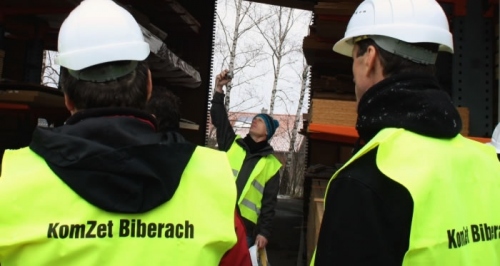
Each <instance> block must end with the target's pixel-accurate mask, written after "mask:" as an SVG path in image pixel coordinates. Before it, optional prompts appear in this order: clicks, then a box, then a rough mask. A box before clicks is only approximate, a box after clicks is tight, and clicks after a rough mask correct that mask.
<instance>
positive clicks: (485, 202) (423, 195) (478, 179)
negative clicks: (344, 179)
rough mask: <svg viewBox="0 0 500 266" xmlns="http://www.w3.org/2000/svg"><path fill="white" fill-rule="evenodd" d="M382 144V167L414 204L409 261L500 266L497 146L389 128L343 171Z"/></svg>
mask: <svg viewBox="0 0 500 266" xmlns="http://www.w3.org/2000/svg"><path fill="white" fill-rule="evenodd" d="M377 147H378V151H377V162H376V163H377V167H378V169H379V170H380V171H381V172H382V173H383V174H384V175H386V176H387V177H389V178H391V179H393V180H394V181H396V182H398V183H400V184H401V185H403V186H404V187H405V188H406V189H408V191H409V192H410V194H411V197H412V199H413V203H414V206H413V216H412V222H411V232H410V239H409V248H408V251H407V252H406V254H405V257H404V260H403V265H462V266H476V265H500V211H497V210H498V209H499V204H500V164H499V163H498V159H497V156H496V153H495V150H494V149H493V148H491V147H488V146H487V145H484V144H482V143H479V142H476V141H472V140H469V139H466V138H464V137H463V136H461V135H458V136H456V137H455V138H453V139H436V138H430V137H426V136H422V135H418V134H416V133H413V132H410V131H406V130H404V129H395V128H388V129H384V130H382V131H381V132H379V133H378V134H377V135H376V136H375V137H374V138H373V139H372V140H371V141H370V142H368V143H367V144H366V145H365V146H364V147H363V148H362V149H361V150H360V151H359V152H358V153H356V155H354V157H353V158H351V160H349V162H347V163H346V164H345V165H344V166H343V167H342V169H343V168H345V167H346V166H347V165H349V164H351V163H352V162H354V161H356V160H357V159H359V158H360V157H361V156H363V155H364V154H366V153H368V152H369V151H370V150H373V149H375V148H377ZM342 169H340V170H339V171H337V172H336V173H335V174H334V176H333V177H332V179H331V180H333V179H334V178H335V177H336V176H337V175H338V173H339V172H341V171H342ZM331 180H330V182H331ZM327 191H328V189H327ZM325 204H328V202H326V195H325ZM362 244H363V243H360V245H362ZM311 265H314V258H313V260H312V262H311Z"/></svg>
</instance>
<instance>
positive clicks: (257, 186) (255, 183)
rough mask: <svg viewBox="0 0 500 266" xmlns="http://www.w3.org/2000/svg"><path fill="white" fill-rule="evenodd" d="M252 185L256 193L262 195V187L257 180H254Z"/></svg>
mask: <svg viewBox="0 0 500 266" xmlns="http://www.w3.org/2000/svg"><path fill="white" fill-rule="evenodd" d="M252 185H253V187H254V188H255V189H257V191H259V192H260V194H264V186H262V185H261V184H260V183H259V182H258V181H257V180H254V181H253V182H252Z"/></svg>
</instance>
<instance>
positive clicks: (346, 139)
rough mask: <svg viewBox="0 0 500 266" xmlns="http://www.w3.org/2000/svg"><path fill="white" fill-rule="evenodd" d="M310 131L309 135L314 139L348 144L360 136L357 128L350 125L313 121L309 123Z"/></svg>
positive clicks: (354, 141)
mask: <svg viewBox="0 0 500 266" xmlns="http://www.w3.org/2000/svg"><path fill="white" fill-rule="evenodd" d="M308 132H309V137H310V138H312V139H319V140H326V141H332V142H341V143H346V144H354V143H356V141H357V140H358V138H359V135H358V132H357V131H356V129H355V128H354V127H348V126H337V125H326V124H314V123H312V124H310V125H309V128H308Z"/></svg>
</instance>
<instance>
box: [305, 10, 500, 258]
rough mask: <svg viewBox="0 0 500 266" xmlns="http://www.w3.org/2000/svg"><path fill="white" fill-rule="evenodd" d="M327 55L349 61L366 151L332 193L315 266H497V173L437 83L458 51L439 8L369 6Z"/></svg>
mask: <svg viewBox="0 0 500 266" xmlns="http://www.w3.org/2000/svg"><path fill="white" fill-rule="evenodd" d="M333 50H334V51H335V52H338V53H341V54H344V55H346V56H351V57H352V58H353V67H352V71H353V75H354V82H355V86H356V88H355V89H356V97H357V102H358V119H357V123H356V129H357V131H358V133H359V136H360V137H361V139H362V141H363V142H364V143H365V144H364V146H363V147H362V148H361V149H360V150H358V151H357V152H356V154H355V155H354V156H353V157H352V158H351V160H350V161H349V162H348V163H346V164H345V165H344V166H343V167H342V168H341V169H340V170H339V171H337V172H336V173H335V174H334V176H333V177H332V179H331V181H330V183H329V186H328V189H327V192H326V196H325V211H324V216H323V220H322V224H321V229H320V232H319V238H318V243H317V248H316V252H315V257H314V259H313V261H312V263H311V265H471V266H472V265H500V212H498V211H495V210H496V209H498V203H499V202H500V164H498V162H497V158H496V156H495V153H494V151H493V149H491V148H489V147H487V146H486V145H482V144H481V143H479V142H476V141H472V140H468V139H466V138H464V137H462V136H461V135H460V134H459V132H460V129H461V126H462V122H461V120H460V116H459V114H458V112H457V110H456V108H455V106H454V105H453V103H452V102H451V100H450V97H449V96H448V95H447V93H446V92H445V91H443V90H442V89H441V88H440V86H439V83H438V81H437V79H436V78H435V77H434V64H435V60H436V57H437V54H438V51H443V52H452V51H453V43H452V35H451V33H450V32H449V28H448V20H447V17H446V16H445V13H444V12H443V10H442V8H441V6H440V5H439V4H438V3H437V2H436V1H435V0H366V1H364V2H362V3H361V4H360V5H359V6H358V8H357V9H356V11H355V13H354V14H353V16H352V17H351V19H350V21H349V24H348V26H347V30H346V33H345V37H344V38H343V39H342V40H340V41H339V42H337V43H336V44H335V46H334V47H333Z"/></svg>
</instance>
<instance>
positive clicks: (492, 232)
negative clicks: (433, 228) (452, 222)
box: [447, 223, 500, 249]
mask: <svg viewBox="0 0 500 266" xmlns="http://www.w3.org/2000/svg"><path fill="white" fill-rule="evenodd" d="M469 229H470V230H469ZM469 233H470V234H469ZM447 234H448V249H454V248H461V247H464V246H466V245H467V244H469V243H471V242H470V241H471V239H472V243H476V242H481V241H482V242H485V241H491V240H497V239H500V225H491V226H489V225H488V224H487V223H484V224H479V225H477V224H471V225H470V228H469V227H467V226H464V227H463V228H462V229H461V230H460V231H457V230H456V229H450V230H447ZM471 236H472V237H471Z"/></svg>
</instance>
